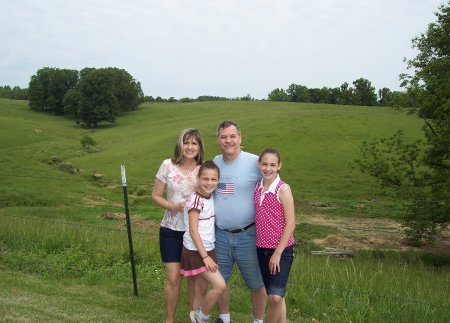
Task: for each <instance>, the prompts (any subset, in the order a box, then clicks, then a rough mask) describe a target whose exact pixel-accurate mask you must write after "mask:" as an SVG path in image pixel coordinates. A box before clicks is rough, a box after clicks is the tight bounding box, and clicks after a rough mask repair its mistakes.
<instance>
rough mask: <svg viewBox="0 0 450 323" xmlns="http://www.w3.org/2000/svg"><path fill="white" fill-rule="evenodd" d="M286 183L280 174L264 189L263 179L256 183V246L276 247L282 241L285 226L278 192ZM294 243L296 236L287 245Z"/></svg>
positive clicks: (254, 198) (254, 197)
mask: <svg viewBox="0 0 450 323" xmlns="http://www.w3.org/2000/svg"><path fill="white" fill-rule="evenodd" d="M284 184H285V182H283V181H282V180H281V179H280V177H279V176H278V177H277V178H276V179H275V180H274V181H273V183H272V184H271V185H270V187H269V189H268V190H267V191H264V186H263V183H262V179H261V180H260V181H259V182H258V183H257V184H256V188H255V194H254V196H253V200H254V204H255V210H256V216H255V224H256V246H257V247H260V248H271V249H276V248H277V247H278V244H279V243H280V239H281V236H282V234H283V230H284V227H285V221H284V210H283V205H282V204H281V202H280V199H279V197H278V193H279V191H280V188H281V187H282V186H283V185H284ZM293 244H294V236H293V235H291V237H290V238H289V240H288V243H287V244H286V247H288V246H291V245H293Z"/></svg>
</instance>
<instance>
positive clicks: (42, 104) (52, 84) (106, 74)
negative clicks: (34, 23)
mask: <svg viewBox="0 0 450 323" xmlns="http://www.w3.org/2000/svg"><path fill="white" fill-rule="evenodd" d="M143 98H144V94H143V93H142V89H141V85H140V83H139V82H137V81H136V80H135V79H134V78H133V77H132V76H131V75H130V74H129V73H128V72H127V71H125V70H124V69H119V68H115V67H107V68H99V69H96V68H84V69H83V70H81V71H80V72H78V71H76V70H68V69H58V68H50V67H45V68H42V69H39V70H38V71H37V72H36V74H35V75H33V76H32V77H31V80H30V83H29V106H30V108H31V109H32V110H36V111H42V112H49V113H52V114H57V115H62V114H71V115H73V116H75V117H76V118H78V119H79V120H80V121H81V122H82V123H84V124H85V125H86V126H88V127H97V125H98V123H99V122H101V121H108V122H114V121H115V118H116V116H117V115H119V114H120V113H123V112H127V111H132V110H135V109H136V108H137V107H138V105H139V104H140V103H141V102H142V100H143Z"/></svg>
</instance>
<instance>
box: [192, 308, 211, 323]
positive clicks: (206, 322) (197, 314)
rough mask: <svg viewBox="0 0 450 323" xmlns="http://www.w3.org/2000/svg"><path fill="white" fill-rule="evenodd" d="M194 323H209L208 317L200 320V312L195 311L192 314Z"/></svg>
mask: <svg viewBox="0 0 450 323" xmlns="http://www.w3.org/2000/svg"><path fill="white" fill-rule="evenodd" d="M194 319H195V323H209V317H208V318H205V319H202V318H201V316H200V310H196V311H195V314H194Z"/></svg>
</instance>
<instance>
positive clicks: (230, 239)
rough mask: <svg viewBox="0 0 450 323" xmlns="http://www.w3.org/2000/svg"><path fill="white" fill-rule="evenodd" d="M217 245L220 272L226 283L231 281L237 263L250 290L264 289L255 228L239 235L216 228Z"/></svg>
mask: <svg viewBox="0 0 450 323" xmlns="http://www.w3.org/2000/svg"><path fill="white" fill-rule="evenodd" d="M215 244H216V255H217V262H218V264H219V271H220V273H221V274H222V276H223V278H224V279H225V281H226V282H229V281H230V278H231V272H232V270H233V266H234V263H237V265H238V268H239V270H240V272H241V275H242V277H243V278H244V281H245V284H246V285H247V287H248V288H250V289H251V290H258V289H260V288H262V287H264V282H263V280H262V277H261V273H260V272H259V265H258V257H257V255H256V233H255V226H252V227H250V228H248V229H247V230H245V231H242V232H239V233H230V232H227V231H225V230H223V229H220V228H218V227H216V243H215Z"/></svg>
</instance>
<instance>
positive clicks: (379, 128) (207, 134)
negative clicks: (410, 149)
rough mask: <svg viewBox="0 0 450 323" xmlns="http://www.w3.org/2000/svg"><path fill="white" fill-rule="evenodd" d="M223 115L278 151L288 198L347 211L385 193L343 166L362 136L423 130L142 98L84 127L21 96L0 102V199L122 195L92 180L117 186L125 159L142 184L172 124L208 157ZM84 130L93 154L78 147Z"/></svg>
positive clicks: (167, 149)
mask: <svg viewBox="0 0 450 323" xmlns="http://www.w3.org/2000/svg"><path fill="white" fill-rule="evenodd" d="M224 119H231V120H234V121H236V122H238V123H239V124H240V125H241V127H242V136H243V146H244V150H246V151H249V152H253V153H256V154H257V153H259V151H261V150H262V149H263V148H265V147H269V146H271V147H275V148H277V149H279V150H280V152H281V155H282V158H283V162H284V166H283V169H282V173H281V174H282V176H283V178H284V179H285V180H286V181H287V182H288V183H289V184H290V185H291V186H292V188H293V191H294V195H295V198H296V200H298V201H309V200H312V201H316V200H320V201H333V202H340V203H341V204H342V207H344V208H346V207H347V212H351V208H352V206H353V205H356V204H358V203H361V201H364V202H365V203H367V201H371V203H374V205H375V206H374V208H375V209H376V208H377V207H376V205H377V203H382V204H383V203H385V202H388V203H389V200H390V199H389V197H387V196H386V195H385V194H384V192H382V191H380V189H379V187H378V186H377V185H376V184H375V183H374V181H373V180H372V179H370V178H368V177H364V176H362V175H361V174H360V173H359V172H358V171H357V170H353V169H352V168H351V164H352V162H353V160H354V159H355V158H358V157H359V146H360V145H361V143H362V141H363V140H370V139H372V138H374V137H384V136H390V135H392V134H393V133H394V132H395V131H397V130H398V129H402V130H403V131H404V132H405V135H406V137H407V138H410V139H411V140H414V139H417V138H419V137H421V136H422V133H421V126H422V124H421V121H420V120H418V119H417V118H415V117H412V116H407V115H405V114H403V113H399V112H395V111H393V110H391V109H388V108H374V107H357V106H338V105H323V104H317V105H315V104H297V103H277V102H264V101H263V102H203V103H173V104H167V103H166V104H144V105H142V106H141V107H140V109H139V110H137V111H135V112H132V113H128V114H126V115H124V116H121V117H119V118H118V119H117V123H116V124H114V125H110V124H108V123H105V124H104V125H101V127H100V129H96V130H90V129H83V128H80V127H79V126H78V125H76V124H75V122H74V120H71V119H67V118H64V117H58V116H50V115H44V114H41V113H36V112H33V111H30V110H29V109H28V107H27V102H26V101H10V100H0V126H1V129H2V130H1V132H2V136H1V137H0V147H1V148H0V149H1V150H0V152H1V157H0V165H1V167H2V175H3V176H2V177H1V178H0V181H1V182H0V194H1V198H0V205H10V206H14V205H16V206H20V205H41V204H44V205H45V204H51V205H58V204H67V203H83V198H86V196H87V195H89V196H92V197H93V198H103V199H105V200H107V201H110V202H113V201H120V199H121V196H120V194H118V193H119V192H120V190H117V187H116V189H114V185H112V187H113V188H108V189H104V187H101V188H100V189H99V187H98V186H95V185H92V183H91V182H90V181H89V179H90V177H91V176H92V175H93V174H94V173H100V174H103V175H104V177H103V181H106V182H115V183H119V181H120V165H121V164H124V165H125V166H126V170H127V179H128V181H129V185H130V187H131V188H132V189H133V187H134V189H136V190H138V189H140V190H145V189H150V187H149V185H150V184H151V183H152V182H153V180H154V175H155V173H156V171H157V169H158V167H159V165H160V163H161V161H162V160H163V159H164V158H168V157H170V156H171V154H172V152H173V146H174V143H175V139H176V136H177V134H178V132H179V131H180V130H182V129H184V128H187V127H196V128H198V129H200V131H201V132H202V134H203V137H204V141H205V145H206V158H213V157H214V156H215V155H216V154H218V153H219V151H218V147H217V144H216V142H215V129H216V126H217V125H218V124H219V123H220V122H221V121H223V120H224ZM86 134H88V135H90V136H92V137H93V138H94V139H95V140H96V141H97V143H98V147H99V148H100V150H101V152H99V153H95V154H86V153H82V152H80V151H81V149H80V146H81V144H80V140H81V138H82V137H83V135H86ZM52 156H57V157H58V158H60V159H61V160H62V161H65V162H70V163H72V164H73V166H74V167H77V168H79V169H80V170H81V171H80V172H79V173H78V174H74V175H72V174H67V173H64V172H62V171H60V170H59V169H58V167H55V166H51V165H48V164H47V161H49V160H50V159H51V158H52ZM15 176H20V177H15ZM27 176H31V177H36V176H38V177H39V179H30V178H28V177H27ZM54 178H57V179H64V180H54ZM119 188H120V187H119ZM62 192H64V194H60V193H62ZM55 193H59V194H55ZM381 209H384V205H382V207H381V208H379V210H381ZM380 212H381V213H382V214H384V213H385V212H384V211H380ZM383 212H384V213H383ZM375 213H376V212H375ZM384 215H386V214H384ZM387 215H388V214H387Z"/></svg>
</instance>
